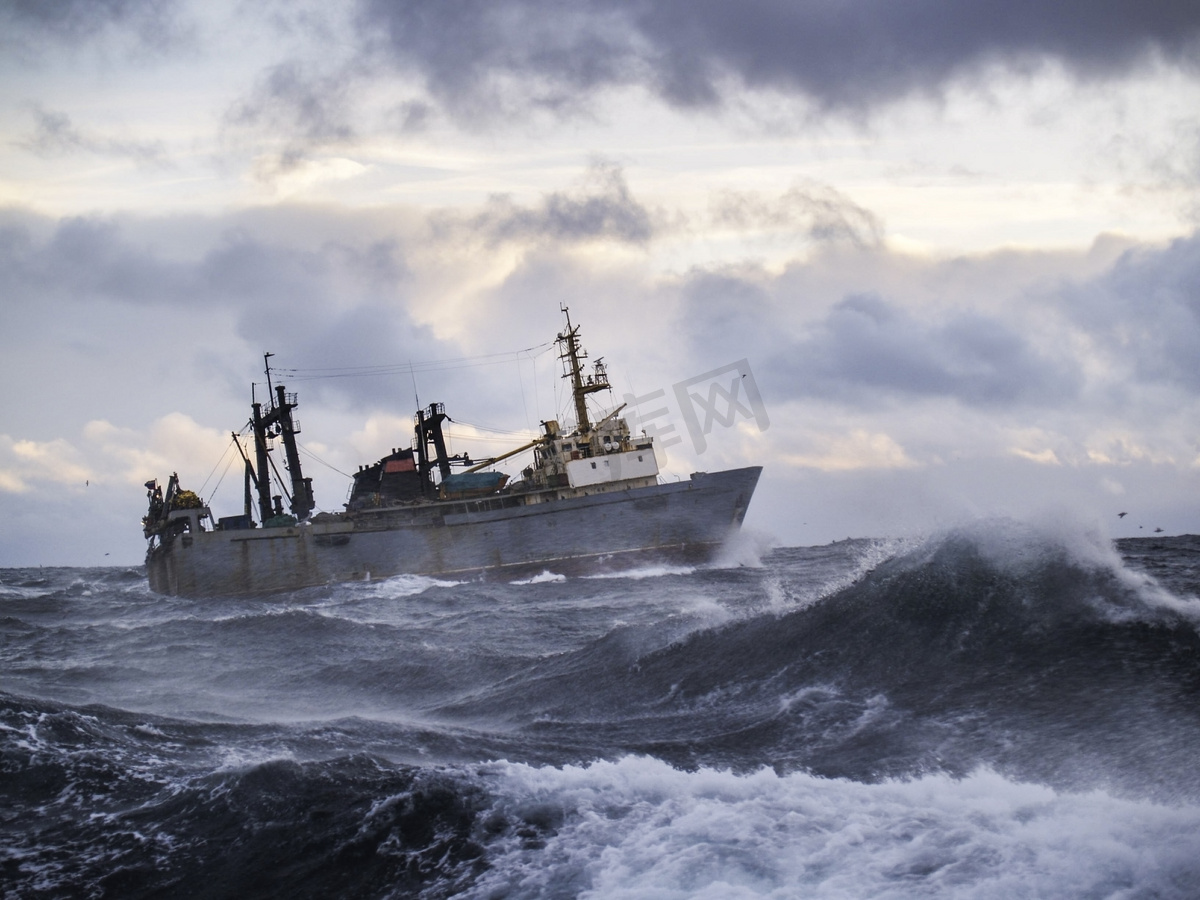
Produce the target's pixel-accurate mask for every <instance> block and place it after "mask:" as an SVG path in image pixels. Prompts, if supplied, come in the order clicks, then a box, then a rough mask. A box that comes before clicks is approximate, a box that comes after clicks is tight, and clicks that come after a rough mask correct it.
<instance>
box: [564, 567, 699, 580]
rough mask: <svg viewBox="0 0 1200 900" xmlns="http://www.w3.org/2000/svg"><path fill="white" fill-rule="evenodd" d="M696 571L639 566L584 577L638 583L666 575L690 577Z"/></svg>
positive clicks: (694, 568) (690, 568) (681, 568)
mask: <svg viewBox="0 0 1200 900" xmlns="http://www.w3.org/2000/svg"><path fill="white" fill-rule="evenodd" d="M695 571H696V567H695V566H667V565H661V566H641V567H638V568H635V569H619V570H617V571H615V572H597V573H596V574H595V575H584V576H583V577H584V578H587V579H604V578H632V579H633V580H634V581H640V580H642V579H644V578H662V577H664V576H666V575H691V574H692V573H693V572H695Z"/></svg>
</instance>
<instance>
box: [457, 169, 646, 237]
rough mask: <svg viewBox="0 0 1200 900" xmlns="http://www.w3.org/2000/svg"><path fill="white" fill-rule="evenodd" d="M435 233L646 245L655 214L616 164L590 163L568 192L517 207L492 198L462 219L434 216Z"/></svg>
mask: <svg viewBox="0 0 1200 900" xmlns="http://www.w3.org/2000/svg"><path fill="white" fill-rule="evenodd" d="M434 228H435V231H436V232H438V233H439V234H440V236H442V237H449V235H450V233H451V232H452V231H454V230H460V231H461V230H462V229H464V228H465V230H466V231H467V232H468V233H469V234H471V235H474V236H477V237H481V238H483V239H485V240H487V241H489V242H491V243H500V242H506V241H525V242H529V241H541V240H550V241H561V242H564V243H573V242H577V241H589V240H615V241H620V242H622V243H629V244H645V243H646V242H647V241H649V240H650V238H651V237H653V235H654V230H655V229H654V217H653V216H652V215H651V212H650V210H648V209H647V208H646V207H645V206H644V205H642V203H641V202H640V201H638V200H637V199H636V198H635V197H634V196H633V194H632V193H631V192H630V190H629V185H628V184H627V183H626V181H625V174H624V172H623V171H622V169H621V167H620V166H618V165H616V164H615V163H611V162H596V163H593V164H592V165H591V166H590V167H589V169H588V172H587V174H586V175H585V177H584V178H583V180H582V183H581V184H580V185H579V186H578V187H577V188H576V189H574V190H571V191H555V192H553V193H550V194H546V195H544V196H543V197H542V201H541V203H540V204H538V205H536V206H533V207H522V206H519V205H518V204H517V203H515V202H514V201H513V200H512V198H511V197H509V196H506V195H497V196H494V197H492V198H491V199H490V200H489V201H488V204H487V206H486V208H485V209H484V210H483V212H481V213H479V214H478V215H476V216H472V217H470V218H469V219H467V220H465V221H464V220H461V219H458V218H456V217H447V216H441V217H435V218H434Z"/></svg>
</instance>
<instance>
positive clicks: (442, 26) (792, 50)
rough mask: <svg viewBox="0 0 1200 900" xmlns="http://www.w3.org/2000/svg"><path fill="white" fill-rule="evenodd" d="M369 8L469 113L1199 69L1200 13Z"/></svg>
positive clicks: (1112, 5)
mask: <svg viewBox="0 0 1200 900" xmlns="http://www.w3.org/2000/svg"><path fill="white" fill-rule="evenodd" d="M359 9H360V12H359V15H358V27H359V31H360V34H361V35H362V36H363V38H364V40H365V42H366V44H367V46H368V47H369V48H370V50H371V51H372V52H373V53H374V54H375V56H376V58H378V59H382V60H386V61H388V62H389V63H391V64H392V65H394V66H396V67H398V68H400V69H402V70H406V71H414V72H417V73H419V74H420V76H421V77H422V78H423V79H424V81H425V83H426V85H427V87H428V89H429V91H430V92H431V94H433V95H434V96H436V97H438V98H439V99H441V100H442V101H443V102H444V103H446V104H447V105H448V106H449V107H451V108H453V109H456V110H458V111H460V113H469V114H472V115H479V114H481V113H484V112H485V111H486V108H487V105H488V104H489V103H494V102H495V101H496V99H497V98H500V97H507V98H510V99H511V98H513V97H518V98H520V101H521V102H523V103H525V104H528V105H531V106H535V107H542V108H547V109H551V110H555V109H561V108H568V109H569V108H571V107H572V106H573V105H574V104H576V103H578V102H579V99H580V98H581V97H583V96H586V95H588V94H590V93H593V92H595V91H598V90H600V89H604V88H609V87H620V86H626V85H638V86H641V87H644V88H646V89H648V90H650V91H652V92H653V93H654V94H656V95H657V96H659V97H660V98H662V99H663V100H665V101H666V102H667V103H669V104H671V105H672V106H676V107H681V108H705V107H707V108H711V107H716V106H719V105H721V104H722V103H724V102H725V101H726V100H727V99H728V98H729V96H730V91H732V90H740V89H746V88H749V89H753V90H766V91H772V92H778V93H782V94H786V95H800V96H802V97H804V98H806V99H808V100H809V101H811V102H812V103H813V104H814V105H815V106H817V107H818V108H825V109H842V110H864V109H868V108H870V107H873V106H877V105H879V104H881V103H887V102H890V101H893V100H896V99H898V98H901V97H904V96H907V95H910V94H914V93H915V94H926V95H936V94H938V93H939V92H940V91H941V90H942V89H943V88H945V87H946V86H947V84H948V83H949V82H951V81H954V80H956V79H964V78H972V77H974V76H977V75H978V74H979V73H981V72H982V71H984V70H985V69H986V68H987V67H989V66H993V65H1001V66H1007V67H1011V68H1015V69H1017V70H1027V69H1031V68H1034V67H1037V66H1039V65H1040V64H1042V63H1044V62H1047V61H1053V62H1056V63H1058V64H1060V65H1062V66H1063V67H1065V68H1066V69H1067V70H1068V71H1070V72H1072V73H1074V74H1075V75H1076V76H1078V77H1080V78H1084V79H1094V78H1105V77H1110V76H1117V75H1121V74H1124V73H1127V72H1128V71H1130V70H1131V69H1132V68H1134V67H1136V66H1138V65H1141V64H1144V63H1148V62H1151V61H1153V60H1156V59H1158V60H1165V61H1167V62H1170V63H1172V64H1181V65H1185V66H1194V64H1195V53H1196V50H1197V46H1198V45H1197V38H1198V35H1200V8H1198V7H1196V6H1195V5H1193V4H1185V3H1177V2H1171V0H1149V2H1129V0H1114V2H1106V3H1102V4H1089V5H1087V6H1086V7H1081V6H1079V5H1077V4H1060V3H1044V2H1040V0H1016V2H1012V0H1005V2H1000V0H985V2H980V3H970V4H963V3H956V2H952V0H924V2H918V3H900V4H898V3H891V2H887V0H862V2H856V3H833V4H831V3H778V2H773V0H747V2H744V3H738V4H730V3H726V2H722V0H687V2H682V0H641V2H638V0H633V2H629V3H613V2H598V0H590V2H589V0H583V2H576V3H571V4H560V3H552V2H549V0H507V2H500V3H494V2H488V0H465V2H456V3H441V4H427V3H421V2H414V0H361V2H360V5H359Z"/></svg>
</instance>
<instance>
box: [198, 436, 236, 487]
mask: <svg viewBox="0 0 1200 900" xmlns="http://www.w3.org/2000/svg"><path fill="white" fill-rule="evenodd" d="M231 449H232V447H231V446H230V445H226V447H225V452H224V453H222V454H221V457H220V459H218V460H217V462H216V465H214V466H213V467H212V472H209V473H208V477H207V478H205V479H204V483H203V484H201V485H200V490H198V491H196V493H197V494H198V495H199V496H201V497H203V496H204V489H205V488H206V487H208V483H209V482H210V481H212V477H213V473H214V472H216V471H217V468H218V467H219V466H220V465H221V463H223V462H225V457H226V456H228V455H229V451H230V450H231ZM226 468H228V466H227V467H226ZM221 477H222V478H224V477H225V475H224V473H222V475H221ZM220 485H221V482H220V481H219V480H218V481H217V487H220ZM216 492H217V488H216V487H214V488H213V493H214V494H215V493H216Z"/></svg>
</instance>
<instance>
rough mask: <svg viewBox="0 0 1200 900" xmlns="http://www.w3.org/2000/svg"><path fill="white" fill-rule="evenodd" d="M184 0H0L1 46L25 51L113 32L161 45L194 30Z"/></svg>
mask: <svg viewBox="0 0 1200 900" xmlns="http://www.w3.org/2000/svg"><path fill="white" fill-rule="evenodd" d="M183 6H184V2H183V0H0V46H8V47H9V48H11V49H14V50H16V51H17V52H20V53H22V54H28V53H32V52H35V51H36V48H37V47H38V46H40V45H43V44H46V43H54V44H64V45H67V46H75V45H79V44H82V43H85V42H89V41H93V40H96V39H100V38H104V37H106V36H109V35H114V34H116V35H126V36H130V37H132V39H133V40H134V41H135V43H136V45H137V46H138V47H139V49H141V50H146V51H161V50H165V49H167V48H169V47H172V46H176V45H178V43H179V42H180V40H182V39H184V38H185V37H186V36H187V35H188V34H190V26H189V24H188V23H187V21H186V17H185V16H183V15H182V14H181V8H182V7H183Z"/></svg>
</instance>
